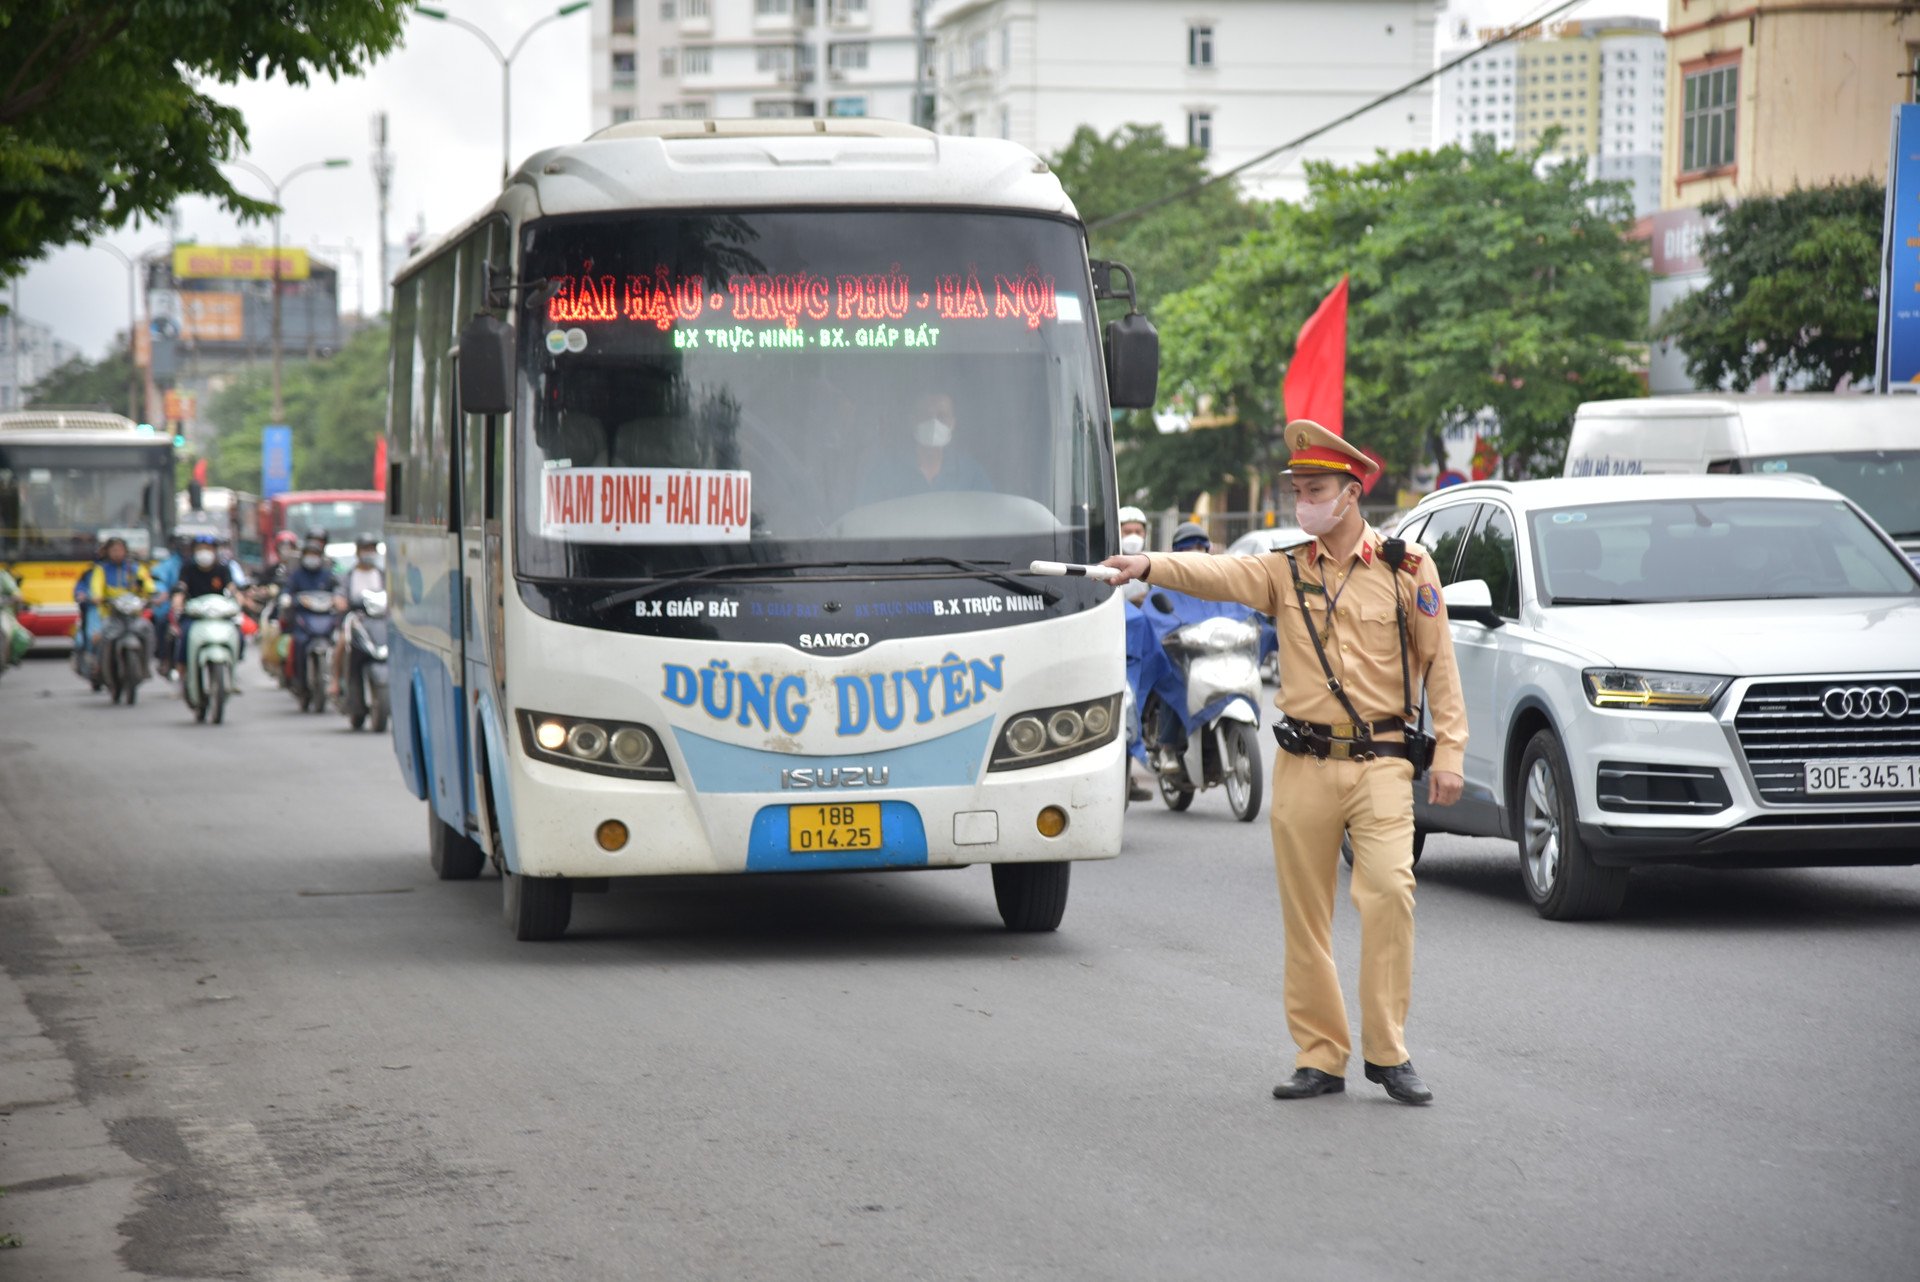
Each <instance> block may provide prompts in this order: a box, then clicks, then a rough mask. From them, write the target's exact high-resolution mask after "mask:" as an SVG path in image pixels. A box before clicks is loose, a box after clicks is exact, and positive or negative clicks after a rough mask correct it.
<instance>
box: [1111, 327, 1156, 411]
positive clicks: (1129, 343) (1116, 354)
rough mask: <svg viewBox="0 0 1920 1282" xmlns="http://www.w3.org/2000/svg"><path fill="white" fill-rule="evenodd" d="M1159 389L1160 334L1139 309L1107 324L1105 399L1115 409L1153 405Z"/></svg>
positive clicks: (1134, 408)
mask: <svg viewBox="0 0 1920 1282" xmlns="http://www.w3.org/2000/svg"><path fill="white" fill-rule="evenodd" d="M1159 388H1160V334H1159V332H1158V331H1157V330H1155V329H1154V327H1153V322H1152V321H1150V320H1148V319H1147V318H1146V317H1145V316H1142V315H1141V314H1140V313H1139V312H1129V313H1128V314H1127V315H1125V316H1122V317H1121V318H1120V319H1119V320H1116V321H1114V322H1112V323H1111V324H1109V325H1108V326H1107V399H1108V401H1109V402H1111V403H1112V405H1113V408H1115V409H1117V410H1145V409H1152V408H1153V399H1154V393H1156V392H1157V391H1158V390H1159Z"/></svg>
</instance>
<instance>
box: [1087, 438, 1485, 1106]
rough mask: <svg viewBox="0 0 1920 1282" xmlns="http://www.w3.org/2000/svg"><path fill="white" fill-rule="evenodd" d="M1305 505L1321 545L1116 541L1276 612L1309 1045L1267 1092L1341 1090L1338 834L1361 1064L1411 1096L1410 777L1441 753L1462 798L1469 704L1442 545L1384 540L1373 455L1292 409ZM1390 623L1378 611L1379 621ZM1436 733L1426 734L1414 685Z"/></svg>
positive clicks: (1175, 575)
mask: <svg viewBox="0 0 1920 1282" xmlns="http://www.w3.org/2000/svg"><path fill="white" fill-rule="evenodd" d="M1286 441H1287V444H1288V446H1289V447H1290V448H1291V457H1290V459H1289V460H1288V473H1289V475H1290V477H1291V480H1292V485H1293V490H1294V512H1295V519H1296V520H1297V521H1298V522H1299V524H1300V528H1301V529H1303V530H1305V531H1306V532H1307V533H1308V534H1311V535H1313V536H1314V540H1313V542H1312V543H1309V544H1306V545H1304V546H1302V547H1299V548H1296V549H1292V550H1290V551H1286V552H1268V553H1265V554H1263V555H1260V556H1233V557H1212V556H1192V555H1181V554H1178V553H1176V554H1174V555H1172V556H1167V555H1164V554H1162V555H1156V556H1116V557H1113V558H1111V559H1109V560H1108V561H1107V564H1108V565H1109V566H1111V567H1113V568H1114V569H1116V570H1118V571H1120V578H1121V580H1123V581H1124V580H1131V579H1145V580H1147V581H1148V582H1150V583H1152V584H1153V585H1154V587H1156V588H1161V587H1166V588H1174V589H1178V590H1180V591H1184V592H1190V593H1192V594H1193V595H1195V596H1198V597H1204V598H1206V599H1208V600H1213V601H1239V602H1241V603H1243V604H1245V605H1249V606H1251V607H1253V608H1254V609H1256V610H1260V611H1262V612H1264V613H1266V614H1268V615H1270V616H1272V617H1273V619H1274V620H1275V622H1276V624H1277V625H1278V628H1279V644H1280V655H1281V670H1282V671H1284V672H1288V673H1300V672H1310V673H1319V674H1323V675H1324V680H1323V679H1319V678H1316V679H1314V680H1290V681H1288V682H1286V683H1285V684H1284V685H1283V686H1282V687H1281V690H1280V695H1279V699H1278V702H1279V705H1280V710H1281V713H1282V717H1281V721H1280V724H1278V725H1277V726H1276V727H1275V735H1276V737H1277V738H1278V739H1279V741H1280V748H1281V751H1280V752H1278V753H1276V754H1275V757H1274V765H1273V795H1274V796H1275V797H1276V798H1279V799H1281V800H1280V801H1279V802H1278V803H1277V804H1276V805H1275V806H1274V807H1273V811H1272V818H1271V824H1272V829H1273V854H1274V867H1275V870H1276V872H1277V874H1278V877H1279V882H1280V911H1281V920H1282V923H1283V927H1284V930H1285V938H1286V978H1285V984H1284V990H1285V1001H1286V1011H1287V1027H1288V1030H1289V1032H1291V1033H1292V1035H1293V1041H1294V1043H1295V1045H1296V1046H1298V1047H1299V1053H1298V1054H1297V1056H1296V1057H1295V1060H1294V1074H1293V1076H1292V1077H1291V1078H1289V1079H1288V1080H1286V1081H1284V1082H1282V1083H1280V1084H1279V1085H1278V1086H1276V1087H1274V1088H1273V1094H1274V1098H1276V1099H1283V1100H1299V1099H1308V1098H1312V1097H1314V1096H1319V1095H1332V1094H1337V1093H1339V1092H1341V1091H1344V1090H1345V1089H1346V1084H1347V1083H1346V1071H1347V1060H1348V1058H1349V1055H1350V1054H1351V1051H1352V1034H1351V1030H1350V1028H1349V1026H1348V1023H1347V1012H1346V1006H1345V1004H1344V1003H1343V1002H1342V1000H1341V996H1340V977H1339V975H1338V974H1337V972H1336V971H1335V969H1334V964H1333V902H1334V900H1333V896H1334V887H1335V885H1336V884H1337V875H1338V865H1339V863H1340V839H1341V835H1342V833H1343V832H1344V833H1345V834H1347V835H1349V836H1350V837H1351V838H1352V841H1353V876H1352V880H1351V883H1350V887H1349V889H1350V891H1351V894H1352V898H1353V903H1354V907H1355V908H1356V909H1357V910H1358V911H1359V915H1360V1008H1361V1047H1362V1051H1363V1059H1364V1063H1365V1065H1366V1078H1367V1080H1368V1081H1370V1082H1377V1083H1379V1084H1380V1085H1381V1086H1383V1087H1385V1088H1386V1091H1387V1094H1388V1095H1389V1096H1390V1097H1392V1098H1393V1099H1396V1100H1398V1101H1400V1102H1401V1103H1405V1104H1424V1103H1426V1102H1428V1101H1429V1100H1431V1099H1432V1098H1433V1092H1432V1091H1431V1090H1430V1089H1428V1087H1427V1085H1426V1083H1425V1082H1424V1081H1422V1080H1421V1078H1420V1075H1419V1074H1418V1073H1416V1072H1415V1071H1414V1067H1413V1060H1412V1057H1411V1056H1410V1055H1409V1054H1408V1053H1407V1046H1406V1032H1405V1030H1406V1019H1407V1009H1408V1005H1409V1000H1410V997H1411V994H1412V988H1413V786H1412V785H1413V781H1414V779H1415V777H1416V776H1417V774H1418V773H1419V770H1420V765H1421V764H1425V762H1426V759H1427V758H1429V757H1430V758H1431V762H1430V764H1431V769H1430V772H1429V773H1428V778H1427V799H1428V801H1429V802H1431V803H1432V804H1433V805H1436V806H1450V805H1452V804H1454V803H1455V802H1456V801H1458V800H1459V799H1460V790H1461V786H1462V780H1461V774H1460V770H1461V761H1462V758H1463V755H1464V752H1465V747H1466V740H1467V715H1466V708H1465V705H1464V703H1463V702H1462V699H1461V693H1460V672H1459V669H1458V667H1457V666H1456V665H1455V662H1454V655H1453V637H1452V634H1451V633H1450V632H1449V631H1448V629H1447V611H1446V603H1445V601H1444V600H1443V599H1442V598H1441V596H1440V578H1439V575H1438V574H1436V573H1435V571H1434V566H1433V561H1432V558H1430V557H1429V556H1427V554H1426V552H1425V551H1424V550H1423V549H1422V548H1420V547H1419V546H1418V545H1415V544H1408V543H1403V542H1401V541H1399V540H1389V539H1383V538H1382V537H1381V535H1380V533H1379V532H1378V531H1377V530H1375V529H1374V528H1373V527H1372V526H1371V525H1369V524H1368V523H1367V521H1366V518H1365V517H1363V516H1362V515H1361V513H1360V494H1361V480H1362V478H1364V477H1367V476H1370V475H1373V474H1374V473H1375V472H1377V470H1378V466H1379V465H1378V464H1376V463H1374V462H1373V460H1371V459H1370V458H1368V457H1367V456H1366V455H1365V454H1363V453H1362V452H1361V451H1360V450H1358V449H1357V448H1355V447H1354V446H1352V445H1350V444H1348V443H1347V442H1346V441H1345V440H1343V439H1341V438H1340V437H1338V436H1335V435H1334V434H1333V433H1332V432H1329V431H1327V430H1326V429H1325V428H1323V427H1321V426H1320V425H1319V424H1317V423H1313V422H1310V421H1307V420H1304V419H1301V420H1296V421H1294V422H1292V423H1289V424H1287V427H1286ZM1383 620H1384V622H1383ZM1422 685H1424V686H1425V696H1426V701H1427V703H1428V706H1429V709H1430V711H1431V713H1432V717H1433V730H1434V737H1433V738H1431V739H1429V738H1428V737H1427V736H1425V735H1423V734H1420V733H1419V732H1418V727H1417V725H1416V724H1415V723H1416V720H1417V718H1418V715H1419V714H1418V713H1417V712H1416V710H1415V707H1414V705H1415V702H1416V700H1418V699H1419V698H1420V695H1421V691H1420V687H1421V686H1422Z"/></svg>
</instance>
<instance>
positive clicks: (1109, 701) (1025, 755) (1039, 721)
mask: <svg viewBox="0 0 1920 1282" xmlns="http://www.w3.org/2000/svg"><path fill="white" fill-rule="evenodd" d="M1119 724H1120V696H1119V695H1117V694H1112V695H1108V696H1107V697H1106V698H1104V699H1092V700H1088V701H1087V702H1085V703H1068V704H1061V705H1059V706H1056V707H1052V708H1035V709H1033V710H1032V711H1030V712H1022V713H1019V714H1018V715H1016V716H1014V717H1012V718H1009V719H1008V721H1007V724H1006V725H1005V727H1003V728H1002V729H1001V731H1000V737H999V738H998V739H996V740H994V745H993V759H992V761H990V762H989V763H988V765H987V769H988V770H1024V769H1026V768H1027V767H1028V766H1040V765H1045V764H1047V763H1048V762H1051V761H1060V760H1062V759H1064V758H1066V757H1074V756H1078V755H1079V754H1081V753H1083V752H1091V751H1093V749H1095V748H1098V747H1099V746H1100V745H1101V744H1104V743H1111V742H1112V741H1113V736H1114V734H1115V731H1116V730H1117V728H1118V726H1119Z"/></svg>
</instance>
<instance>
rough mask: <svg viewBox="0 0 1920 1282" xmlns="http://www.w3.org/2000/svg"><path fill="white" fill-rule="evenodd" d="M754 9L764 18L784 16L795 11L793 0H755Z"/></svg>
mask: <svg viewBox="0 0 1920 1282" xmlns="http://www.w3.org/2000/svg"><path fill="white" fill-rule="evenodd" d="M753 11H754V12H755V13H756V14H758V15H759V16H761V17H762V18H779V17H784V16H786V15H787V14H789V13H791V12H792V11H793V0H753Z"/></svg>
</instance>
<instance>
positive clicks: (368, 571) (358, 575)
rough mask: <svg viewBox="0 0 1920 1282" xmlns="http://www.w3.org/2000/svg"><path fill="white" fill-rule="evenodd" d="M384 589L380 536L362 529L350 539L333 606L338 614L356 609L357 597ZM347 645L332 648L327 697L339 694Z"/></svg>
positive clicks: (384, 575)
mask: <svg viewBox="0 0 1920 1282" xmlns="http://www.w3.org/2000/svg"><path fill="white" fill-rule="evenodd" d="M386 590H387V572H386V571H385V570H383V569H381V568H380V536H379V535H378V534H375V533H373V532H372V531H363V532H362V533H361V535H360V537H359V538H357V539H355V540H354V542H353V565H352V567H351V568H350V569H348V571H347V577H346V578H345V579H343V580H342V581H341V583H340V588H339V590H338V591H337V592H335V593H334V594H333V608H334V609H336V610H338V611H340V612H341V613H342V614H344V613H346V612H347V611H348V610H353V609H358V608H359V605H360V600H361V598H362V597H363V596H365V595H366V594H367V593H368V592H385V591H386ZM346 668H347V647H346V646H344V645H337V646H335V647H334V648H333V676H332V679H331V682H330V684H329V685H328V686H327V696H328V697H329V698H332V699H338V698H339V697H340V682H341V681H342V680H343V679H344V678H345V676H346Z"/></svg>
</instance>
